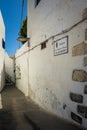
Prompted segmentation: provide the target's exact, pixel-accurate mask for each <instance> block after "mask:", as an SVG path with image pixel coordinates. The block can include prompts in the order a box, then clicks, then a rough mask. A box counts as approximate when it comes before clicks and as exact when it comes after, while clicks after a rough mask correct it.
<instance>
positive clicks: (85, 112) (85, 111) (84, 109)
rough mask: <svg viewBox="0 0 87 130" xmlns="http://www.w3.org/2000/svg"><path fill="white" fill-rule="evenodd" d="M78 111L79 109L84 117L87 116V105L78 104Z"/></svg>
mask: <svg viewBox="0 0 87 130" xmlns="http://www.w3.org/2000/svg"><path fill="white" fill-rule="evenodd" d="M77 111H78V113H79V114H80V115H81V116H82V117H84V118H87V107H86V106H81V105H78V106H77Z"/></svg>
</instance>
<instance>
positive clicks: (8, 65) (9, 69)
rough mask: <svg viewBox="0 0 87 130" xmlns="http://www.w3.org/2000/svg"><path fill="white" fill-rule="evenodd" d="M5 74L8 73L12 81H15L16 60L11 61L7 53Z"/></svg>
mask: <svg viewBox="0 0 87 130" xmlns="http://www.w3.org/2000/svg"><path fill="white" fill-rule="evenodd" d="M5 73H7V74H8V75H9V76H10V77H11V79H12V81H13V82H14V81H15V77H14V59H11V58H10V57H9V56H8V54H7V53H5Z"/></svg>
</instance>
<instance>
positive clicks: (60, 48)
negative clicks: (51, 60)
mask: <svg viewBox="0 0 87 130" xmlns="http://www.w3.org/2000/svg"><path fill="white" fill-rule="evenodd" d="M65 53H68V36H66V37H63V38H61V39H58V40H57V41H55V42H54V56H56V55H61V54H65Z"/></svg>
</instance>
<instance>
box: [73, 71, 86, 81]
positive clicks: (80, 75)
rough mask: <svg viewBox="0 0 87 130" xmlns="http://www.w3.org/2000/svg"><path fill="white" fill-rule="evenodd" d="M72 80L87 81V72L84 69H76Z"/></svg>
mask: <svg viewBox="0 0 87 130" xmlns="http://www.w3.org/2000/svg"><path fill="white" fill-rule="evenodd" d="M72 80H74V81H79V82H86V81H87V72H86V71H84V70H74V71H73V74H72Z"/></svg>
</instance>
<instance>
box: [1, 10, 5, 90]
mask: <svg viewBox="0 0 87 130" xmlns="http://www.w3.org/2000/svg"><path fill="white" fill-rule="evenodd" d="M4 49H5V26H4V21H3V18H2V14H1V11H0V91H1V90H2V89H3V87H4V83H5V50H4Z"/></svg>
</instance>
